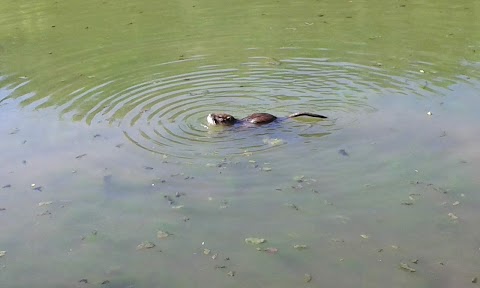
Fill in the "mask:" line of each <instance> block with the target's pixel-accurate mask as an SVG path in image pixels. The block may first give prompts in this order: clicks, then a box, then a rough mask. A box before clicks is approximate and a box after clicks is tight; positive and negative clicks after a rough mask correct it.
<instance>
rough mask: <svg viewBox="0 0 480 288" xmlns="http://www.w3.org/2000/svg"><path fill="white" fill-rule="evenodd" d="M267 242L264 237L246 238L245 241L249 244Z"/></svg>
mask: <svg viewBox="0 0 480 288" xmlns="http://www.w3.org/2000/svg"><path fill="white" fill-rule="evenodd" d="M265 242H266V240H265V239H263V238H255V237H249V238H245V243H247V244H254V245H258V244H262V243H265Z"/></svg>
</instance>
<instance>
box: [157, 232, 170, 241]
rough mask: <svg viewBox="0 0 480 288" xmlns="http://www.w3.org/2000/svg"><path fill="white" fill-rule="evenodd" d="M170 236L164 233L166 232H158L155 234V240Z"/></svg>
mask: <svg viewBox="0 0 480 288" xmlns="http://www.w3.org/2000/svg"><path fill="white" fill-rule="evenodd" d="M170 235H171V234H170V233H168V232H166V231H162V230H159V231H158V232H157V238H158V239H164V238H167V237H168V236H170Z"/></svg>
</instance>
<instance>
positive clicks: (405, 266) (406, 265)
mask: <svg viewBox="0 0 480 288" xmlns="http://www.w3.org/2000/svg"><path fill="white" fill-rule="evenodd" d="M400 268H402V269H404V270H407V271H409V272H415V271H417V270H415V269H413V268H412V267H410V266H408V264H407V263H400Z"/></svg>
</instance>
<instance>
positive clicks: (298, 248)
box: [293, 244, 308, 250]
mask: <svg viewBox="0 0 480 288" xmlns="http://www.w3.org/2000/svg"><path fill="white" fill-rule="evenodd" d="M293 248H295V249H297V250H304V249H307V248H308V246H307V245H303V244H295V245H293Z"/></svg>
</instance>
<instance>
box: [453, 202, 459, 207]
mask: <svg viewBox="0 0 480 288" xmlns="http://www.w3.org/2000/svg"><path fill="white" fill-rule="evenodd" d="M458 204H460V202H458V201H455V202H453V203H452V205H453V206H457V205H458Z"/></svg>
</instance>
